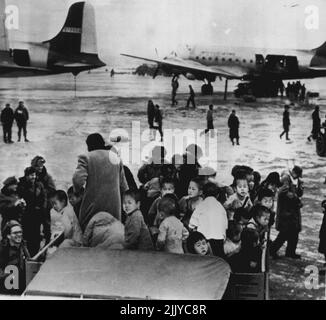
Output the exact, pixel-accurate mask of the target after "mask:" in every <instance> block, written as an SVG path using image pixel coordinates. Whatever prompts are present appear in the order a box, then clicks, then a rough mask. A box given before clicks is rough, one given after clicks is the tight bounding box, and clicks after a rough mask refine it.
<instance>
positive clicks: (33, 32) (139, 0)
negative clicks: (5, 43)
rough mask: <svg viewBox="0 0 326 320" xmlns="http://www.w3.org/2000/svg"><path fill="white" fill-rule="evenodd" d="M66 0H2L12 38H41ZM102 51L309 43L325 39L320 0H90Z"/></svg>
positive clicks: (107, 54)
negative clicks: (15, 14)
mask: <svg viewBox="0 0 326 320" xmlns="http://www.w3.org/2000/svg"><path fill="white" fill-rule="evenodd" d="M73 2H76V1H70V0H46V1H39V0H19V1H17V0H7V3H8V4H12V3H14V4H18V6H19V9H20V29H19V30H18V31H14V32H13V33H12V34H11V36H12V38H13V39H15V40H26V39H27V38H30V39H31V40H33V41H43V40H46V39H49V38H51V37H53V36H54V35H55V34H56V33H57V32H58V31H59V30H60V29H61V27H62V25H63V23H64V20H65V18H66V14H67V10H68V8H69V6H70V4H71V3H73ZM90 2H91V3H93V4H94V6H95V8H96V17H97V30H98V46H99V51H100V54H101V56H102V57H104V58H105V59H110V60H111V61H114V59H115V58H116V57H117V56H118V55H119V53H121V52H126V53H134V54H141V55H147V56H148V55H152V56H153V52H154V51H155V48H157V49H158V51H159V54H160V55H164V54H166V53H168V52H170V51H172V50H173V49H175V48H176V46H177V45H179V44H186V43H188V44H191V45H193V44H202V45H221V46H254V47H272V48H278V47H281V48H284V47H286V48H304V49H305V48H306V49H309V48H314V47H318V46H320V45H321V44H322V43H323V42H325V41H326V19H325V18H324V17H325V13H326V1H322V0H307V1H306V0H298V1H295V0H292V1H290V0H273V1H270V0H232V1H231V0H218V1H217V0H91V1H90ZM309 5H316V6H318V7H319V12H320V21H319V30H307V28H306V27H305V20H306V18H307V14H306V13H305V9H306V7H307V6H309Z"/></svg>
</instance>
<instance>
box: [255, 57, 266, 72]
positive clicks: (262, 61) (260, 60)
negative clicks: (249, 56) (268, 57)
mask: <svg viewBox="0 0 326 320" xmlns="http://www.w3.org/2000/svg"><path fill="white" fill-rule="evenodd" d="M264 64H265V58H264V56H263V55H262V54H256V69H257V71H261V70H262V69H263V67H264Z"/></svg>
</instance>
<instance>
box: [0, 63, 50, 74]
mask: <svg viewBox="0 0 326 320" xmlns="http://www.w3.org/2000/svg"><path fill="white" fill-rule="evenodd" d="M0 70H1V71H5V72H13V71H24V70H25V71H39V72H49V70H48V69H44V68H34V67H22V66H18V65H16V64H8V63H0ZM0 73H1V72H0Z"/></svg>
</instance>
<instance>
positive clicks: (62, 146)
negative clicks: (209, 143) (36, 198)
mask: <svg viewBox="0 0 326 320" xmlns="http://www.w3.org/2000/svg"><path fill="white" fill-rule="evenodd" d="M87 77H88V78H87ZM89 78H90V79H89ZM92 79H93V81H92ZM136 79H137V78H135V77H133V76H120V78H118V77H116V79H114V80H112V79H110V78H109V76H108V75H107V74H105V75H96V74H91V75H88V76H87V75H83V76H82V77H81V80H80V83H79V84H78V86H79V92H78V94H77V97H76V98H74V93H73V91H72V90H71V89H72V88H73V84H72V83H71V81H70V80H71V78H69V77H62V78H60V77H59V78H54V79H52V80H43V79H41V78H38V79H36V80H20V81H19V82H18V84H17V83H16V82H13V81H12V82H11V81H8V82H6V84H5V85H2V87H1V88H0V102H1V104H3V103H5V102H7V101H9V102H12V103H13V104H14V103H16V102H17V100H18V99H23V100H25V101H26V105H27V106H28V108H29V110H30V113H31V120H30V122H29V127H28V130H29V139H30V140H31V142H30V143H27V144H25V143H15V144H13V145H4V144H0V155H1V156H0V181H3V180H4V179H5V178H6V177H8V176H10V175H16V176H21V175H22V174H23V170H24V168H25V167H26V166H28V165H29V162H30V159H31V158H32V157H34V156H35V155H42V156H44V157H45V158H46V160H47V163H46V166H47V168H48V170H49V172H50V173H51V174H52V175H53V176H54V177H55V179H56V183H57V186H58V187H59V188H64V189H66V188H67V187H68V186H70V184H71V177H72V174H73V172H74V169H75V167H76V164H77V162H76V159H77V156H78V155H79V154H82V153H84V152H85V151H86V146H85V138H86V136H87V135H88V134H89V133H92V132H100V133H101V134H103V135H104V136H105V137H106V138H108V137H109V134H110V132H111V131H112V130H113V129H115V128H122V129H126V130H128V131H129V132H131V122H132V121H134V122H138V123H140V128H141V132H143V131H144V130H145V129H147V118H146V106H147V101H148V99H149V98H152V99H153V100H154V102H155V103H157V104H159V105H160V106H161V107H162V109H163V110H164V128H166V129H181V130H184V129H198V130H202V129H204V128H205V125H206V121H205V119H206V110H207V106H208V104H210V103H213V104H214V106H215V110H216V111H215V118H214V119H215V120H214V122H215V127H216V128H217V131H218V136H217V138H216V139H215V140H214V146H213V147H212V148H213V152H214V154H216V155H217V158H216V163H215V165H216V168H217V172H218V173H217V177H218V179H219V181H220V182H222V183H231V175H230V172H231V168H232V167H233V166H234V165H235V164H247V165H250V166H251V167H253V168H254V169H255V170H257V171H259V172H261V174H262V177H263V178H264V177H266V175H267V174H268V173H269V172H270V171H279V172H281V171H283V170H286V169H287V168H289V167H291V166H292V165H293V164H297V165H300V166H302V168H303V172H304V183H305V194H304V197H303V203H304V207H303V209H302V214H303V231H302V233H301V234H300V241H299V246H298V253H300V254H301V255H302V260H301V261H293V260H290V259H286V258H283V259H281V260H277V261H271V270H270V280H271V284H270V293H271V298H272V299H325V277H322V278H320V287H319V289H317V290H308V289H306V287H305V285H304V281H305V279H306V277H307V274H305V268H306V267H307V266H311V265H314V266H317V267H320V266H321V264H322V256H321V255H320V254H318V252H317V248H318V240H319V239H318V234H319V228H320V224H321V220H322V213H321V207H320V203H321V201H322V200H323V199H324V198H325V194H326V193H325V185H324V184H323V183H324V180H325V176H326V175H325V161H326V159H323V158H320V157H318V156H317V155H316V152H315V145H314V143H309V142H307V136H308V135H309V133H310V131H311V112H312V109H313V107H311V106H300V105H296V106H295V107H294V108H293V109H292V110H291V119H292V124H293V125H292V128H291V133H290V137H291V139H292V142H291V143H285V141H284V140H280V138H279V134H280V132H281V130H282V112H283V105H284V103H285V101H284V100H281V99H260V100H258V102H255V103H244V102H243V101H240V100H237V99H234V98H233V97H232V95H231V94H230V95H229V99H228V101H227V102H225V101H223V100H222V94H217V95H215V96H214V97H200V96H198V98H197V104H198V108H197V109H196V110H186V109H185V108H184V105H185V101H186V99H187V93H186V92H187V90H186V88H185V87H183V88H181V89H180V94H179V95H178V100H179V105H178V107H176V108H171V107H170V106H169V104H170V94H169V92H170V84H169V80H165V79H164V80H158V82H155V84H153V81H152V80H151V79H150V78H141V80H137V81H136ZM110 81H111V82H110ZM160 86H161V87H160ZM163 87H164V88H165V89H164V90H163V89H162V90H161V88H163ZM197 89H198V88H197ZM318 103H319V104H320V106H321V114H322V116H323V117H324V114H325V113H326V101H325V100H320V101H319V102H318ZM232 109H235V110H237V113H238V115H239V118H240V122H241V129H240V135H241V140H240V143H241V145H240V146H237V147H232V145H231V143H230V141H229V140H228V129H227V117H228V115H229V113H230V111H231V110H232ZM14 138H15V140H16V128H15V129H14ZM189 142H191V140H189ZM146 145H148V140H147V138H146V135H145V137H144V139H143V141H141V142H140V145H139V146H137V147H136V150H142V149H143V147H144V146H146ZM118 147H119V148H120V149H124V150H126V144H124V143H121V144H119V145H118ZM131 147H132V146H131V144H129V148H131ZM137 148H138V149H137ZM127 149H128V147H127ZM145 156H146V148H145V150H144V153H143V156H142V158H145ZM129 160H130V159H129ZM139 165H140V164H139V163H134V162H132V161H129V166H130V168H131V169H132V171H133V173H134V174H135V175H136V173H137V169H138V168H139ZM213 165H214V163H213ZM275 234H276V232H275V230H273V231H272V237H275ZM282 253H283V252H282Z"/></svg>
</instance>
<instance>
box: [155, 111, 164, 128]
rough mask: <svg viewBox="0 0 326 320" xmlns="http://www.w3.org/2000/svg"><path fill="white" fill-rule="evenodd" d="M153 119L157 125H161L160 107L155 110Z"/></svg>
mask: <svg viewBox="0 0 326 320" xmlns="http://www.w3.org/2000/svg"><path fill="white" fill-rule="evenodd" d="M154 121H155V122H157V123H158V124H159V125H162V122H163V115H162V111H161V110H160V109H156V110H155V115H154Z"/></svg>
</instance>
